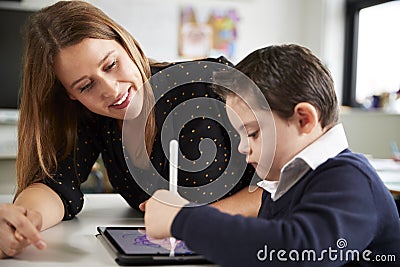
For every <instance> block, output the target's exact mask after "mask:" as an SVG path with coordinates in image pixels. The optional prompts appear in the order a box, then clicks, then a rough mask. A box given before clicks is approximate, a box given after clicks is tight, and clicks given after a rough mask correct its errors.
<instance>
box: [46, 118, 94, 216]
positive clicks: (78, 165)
mask: <svg viewBox="0 0 400 267" xmlns="http://www.w3.org/2000/svg"><path fill="white" fill-rule="evenodd" d="M98 145H99V144H98V141H97V137H96V126H95V124H93V123H85V124H80V125H79V127H78V140H77V144H76V146H75V148H74V151H73V152H71V153H70V155H69V156H68V157H67V158H65V159H64V160H62V161H60V162H59V163H58V168H57V171H56V172H55V174H54V175H53V177H52V178H53V179H50V178H46V179H45V180H44V181H42V183H44V184H46V185H47V186H49V187H50V188H52V189H53V190H54V191H55V192H56V193H57V194H58V195H59V196H60V198H61V200H62V202H63V203H64V210H65V211H64V218H63V220H69V219H72V218H74V216H75V215H76V214H78V213H79V212H80V211H81V210H82V206H83V193H82V191H81V189H80V185H81V184H82V183H83V182H85V181H86V180H87V178H88V176H89V173H90V171H91V169H92V166H93V164H94V162H95V161H96V159H97V158H98V156H99V149H98V147H99V146H98Z"/></svg>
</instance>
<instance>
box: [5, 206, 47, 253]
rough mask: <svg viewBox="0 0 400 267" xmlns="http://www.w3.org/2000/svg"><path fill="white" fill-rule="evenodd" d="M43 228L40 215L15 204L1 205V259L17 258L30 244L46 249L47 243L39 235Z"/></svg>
mask: <svg viewBox="0 0 400 267" xmlns="http://www.w3.org/2000/svg"><path fill="white" fill-rule="evenodd" d="M41 227H42V216H41V214H40V213H38V212H36V211H33V210H28V209H26V208H25V207H22V206H17V205H14V204H6V203H3V204H0V259H1V258H6V257H12V256H15V255H17V254H19V253H21V252H22V251H23V250H24V248H25V247H27V246H28V245H30V244H33V245H34V246H35V247H36V248H38V249H45V248H46V243H45V242H44V241H43V239H42V237H41V236H40V233H39V229H40V228H41Z"/></svg>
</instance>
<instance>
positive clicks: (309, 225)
mask: <svg viewBox="0 0 400 267" xmlns="http://www.w3.org/2000/svg"><path fill="white" fill-rule="evenodd" d="M235 69H236V70H237V71H240V72H242V73H244V74H245V75H246V76H248V77H249V78H250V79H251V80H252V81H253V82H254V83H255V84H256V85H257V86H258V88H259V90H260V91H261V92H262V94H263V96H264V97H265V99H266V101H267V102H268V104H269V107H268V106H266V105H263V104H260V101H259V100H260V97H256V96H255V94H254V92H250V91H249V89H248V88H249V87H250V86H243V82H238V83H236V84H237V85H239V87H240V91H238V92H236V93H234V92H232V91H230V90H221V89H218V90H217V91H218V92H219V93H220V94H221V95H222V96H223V97H224V98H225V99H226V105H227V112H228V115H229V119H230V120H231V122H232V124H233V126H234V127H235V129H236V130H237V131H238V133H239V134H240V136H241V142H240V145H239V148H238V149H239V151H240V152H241V153H243V154H245V155H246V159H247V161H248V162H249V163H251V164H252V165H253V166H254V167H255V168H256V171H257V174H258V175H259V176H260V177H263V178H264V180H263V181H261V182H260V183H259V184H258V185H259V186H260V187H261V188H263V189H264V192H263V196H262V205H261V208H260V210H259V214H258V218H249V217H248V218H246V217H242V216H232V215H228V214H224V213H221V212H219V211H218V210H216V209H214V208H212V207H210V206H198V207H184V208H182V206H184V205H186V204H188V202H187V201H186V200H184V199H183V198H181V197H179V196H176V195H174V194H171V193H169V192H167V191H165V190H164V191H157V192H156V193H155V194H154V196H153V197H152V198H151V199H150V200H149V201H148V203H147V205H146V213H145V224H146V228H147V233H148V234H149V236H152V237H155V238H164V237H168V236H171V235H172V236H174V237H176V238H178V239H181V240H183V241H185V242H186V244H187V245H188V246H189V248H191V249H193V250H194V251H196V252H198V253H200V254H203V255H205V256H206V257H207V258H208V259H210V260H211V261H213V262H215V263H217V264H219V265H221V266H269V265H268V264H269V263H272V265H273V266H276V265H296V266H297V265H304V266H310V265H313V264H314V265H318V266H342V265H346V264H349V265H360V266H375V265H378V264H382V263H383V262H384V265H385V266H399V262H400V253H399V251H400V249H399V248H400V220H399V215H398V213H397V210H396V206H395V203H394V200H393V197H392V196H391V195H390V193H389V191H388V190H387V188H386V187H385V186H384V184H383V183H382V181H381V180H380V178H379V177H378V175H377V173H376V172H375V170H374V169H373V168H372V167H371V165H370V164H369V163H368V160H367V159H366V158H365V157H363V156H362V155H358V154H355V153H352V152H351V151H350V150H349V149H348V144H347V140H346V136H345V133H344V129H343V126H342V125H341V124H339V123H338V103H337V98H336V94H335V91H334V86H333V80H332V78H331V75H330V73H329V71H328V70H327V69H326V67H325V66H323V64H322V63H321V62H320V60H319V59H318V58H316V57H315V56H314V55H313V54H312V53H311V52H310V51H309V50H308V49H306V48H304V47H300V46H297V45H281V46H270V47H266V48H262V49H259V50H257V51H255V52H253V53H251V54H250V55H249V56H247V57H246V58H245V59H243V60H242V61H241V62H240V63H239V64H238V65H237V66H236V67H235ZM239 95H240V96H242V97H240V96H239ZM271 116H272V117H273V121H272V122H271V120H268V118H270V117H271ZM274 124H275V125H274ZM275 131H276V134H275ZM274 138H275V139H274ZM274 140H275V141H276V150H275V154H274V155H273V156H272V158H271V160H269V154H270V150H271V147H273V146H271V143H273V141H274ZM166 203H169V204H166ZM188 206H189V205H188Z"/></svg>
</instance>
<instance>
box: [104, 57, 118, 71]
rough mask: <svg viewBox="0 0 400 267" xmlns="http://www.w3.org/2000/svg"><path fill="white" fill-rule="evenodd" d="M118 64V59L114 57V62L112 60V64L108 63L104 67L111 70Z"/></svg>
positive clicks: (105, 69)
mask: <svg viewBox="0 0 400 267" xmlns="http://www.w3.org/2000/svg"><path fill="white" fill-rule="evenodd" d="M116 65H117V60H115V59H114V60H113V62H111V64H109V65H107V66H106V67H105V68H104V71H109V70H111V69H112V68H114V67H115V66H116Z"/></svg>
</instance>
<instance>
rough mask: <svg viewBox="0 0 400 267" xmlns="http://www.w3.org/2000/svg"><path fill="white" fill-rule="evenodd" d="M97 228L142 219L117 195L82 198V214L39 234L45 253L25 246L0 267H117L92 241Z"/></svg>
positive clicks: (139, 222)
mask: <svg viewBox="0 0 400 267" xmlns="http://www.w3.org/2000/svg"><path fill="white" fill-rule="evenodd" d="M10 201H11V196H9V195H0V202H10ZM99 225H101V226H109V225H115V226H123V225H130V226H142V225H143V218H142V216H141V214H140V213H138V212H136V211H134V210H133V209H131V208H130V207H129V206H128V204H127V203H126V202H125V200H124V199H123V198H122V197H121V196H120V195H117V194H86V195H85V204H84V207H83V210H82V212H81V213H80V214H78V216H77V217H76V218H75V219H73V220H71V221H65V222H61V223H60V224H58V225H56V226H54V227H52V228H50V229H47V230H45V231H43V232H42V235H43V238H44V239H45V240H46V242H47V249H46V250H44V251H39V250H37V249H36V248H34V247H33V246H29V247H28V248H27V249H26V250H25V251H24V252H23V253H21V254H20V255H18V256H16V257H15V258H13V259H5V260H0V266H1V267H18V266H23V267H29V266H35V267H38V266H40V267H46V266H49V267H50V266H51V267H54V266H57V267H63V266H74V267H79V266H85V267H89V266H90V267H92V266H94V267H95V266H118V264H117V263H115V261H114V259H113V258H112V257H111V255H110V254H109V253H108V251H107V249H106V248H105V247H104V246H103V245H102V244H101V243H100V241H99V240H98V239H97V238H96V237H95V234H96V233H97V230H96V227H97V226H99ZM202 266H207V265H202ZM208 266H213V265H208Z"/></svg>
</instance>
